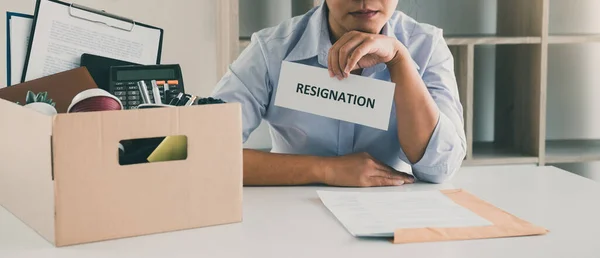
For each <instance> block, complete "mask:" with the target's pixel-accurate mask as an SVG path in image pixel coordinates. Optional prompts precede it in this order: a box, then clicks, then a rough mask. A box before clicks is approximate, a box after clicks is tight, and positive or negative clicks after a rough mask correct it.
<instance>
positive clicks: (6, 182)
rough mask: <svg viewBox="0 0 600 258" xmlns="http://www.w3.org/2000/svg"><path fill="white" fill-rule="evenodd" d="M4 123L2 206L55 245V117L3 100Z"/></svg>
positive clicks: (0, 172) (0, 130)
mask: <svg viewBox="0 0 600 258" xmlns="http://www.w3.org/2000/svg"><path fill="white" fill-rule="evenodd" d="M0 119H1V120H2V125H1V126H0V143H1V144H2V148H0V164H2V168H1V169H0V205H2V206H4V207H5V208H6V209H8V210H9V211H10V212H12V213H13V214H15V215H16V216H17V217H19V218H20V219H21V220H22V221H23V222H25V223H26V224H28V225H29V226H30V227H32V228H33V229H34V230H36V231H37V232H38V233H39V234H40V235H42V236H43V237H44V238H46V239H47V240H48V241H50V242H53V241H54V182H52V160H51V155H50V153H51V151H52V150H51V148H52V146H51V134H52V119H53V117H51V116H47V115H44V114H41V113H38V112H37V111H34V110H31V109H28V108H24V107H21V106H19V105H17V104H15V103H12V102H8V101H6V100H3V99H0Z"/></svg>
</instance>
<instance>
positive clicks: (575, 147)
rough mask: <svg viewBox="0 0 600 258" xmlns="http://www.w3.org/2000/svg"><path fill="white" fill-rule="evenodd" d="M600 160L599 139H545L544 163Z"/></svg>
mask: <svg viewBox="0 0 600 258" xmlns="http://www.w3.org/2000/svg"><path fill="white" fill-rule="evenodd" d="M589 161H600V140H550V141H546V163H577V162H589Z"/></svg>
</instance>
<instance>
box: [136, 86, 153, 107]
mask: <svg viewBox="0 0 600 258" xmlns="http://www.w3.org/2000/svg"><path fill="white" fill-rule="evenodd" d="M137 85H138V89H139V90H140V95H141V96H140V97H141V99H142V101H143V102H144V104H150V95H148V88H147V86H146V83H145V82H144V81H139V82H138V83H137Z"/></svg>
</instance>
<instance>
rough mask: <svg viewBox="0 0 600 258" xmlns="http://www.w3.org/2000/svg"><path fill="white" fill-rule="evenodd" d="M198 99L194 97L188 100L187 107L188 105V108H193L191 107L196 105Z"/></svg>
mask: <svg viewBox="0 0 600 258" xmlns="http://www.w3.org/2000/svg"><path fill="white" fill-rule="evenodd" d="M197 98H198V97H197V96H192V97H191V98H190V100H188V102H187V103H185V105H186V106H191V105H193V104H194V101H196V99H197Z"/></svg>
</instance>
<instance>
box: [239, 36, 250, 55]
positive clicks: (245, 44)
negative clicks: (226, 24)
mask: <svg viewBox="0 0 600 258" xmlns="http://www.w3.org/2000/svg"><path fill="white" fill-rule="evenodd" d="M250 42H251V41H250V40H249V39H240V44H239V46H240V53H242V51H244V49H246V48H247V47H248V45H250Z"/></svg>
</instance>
